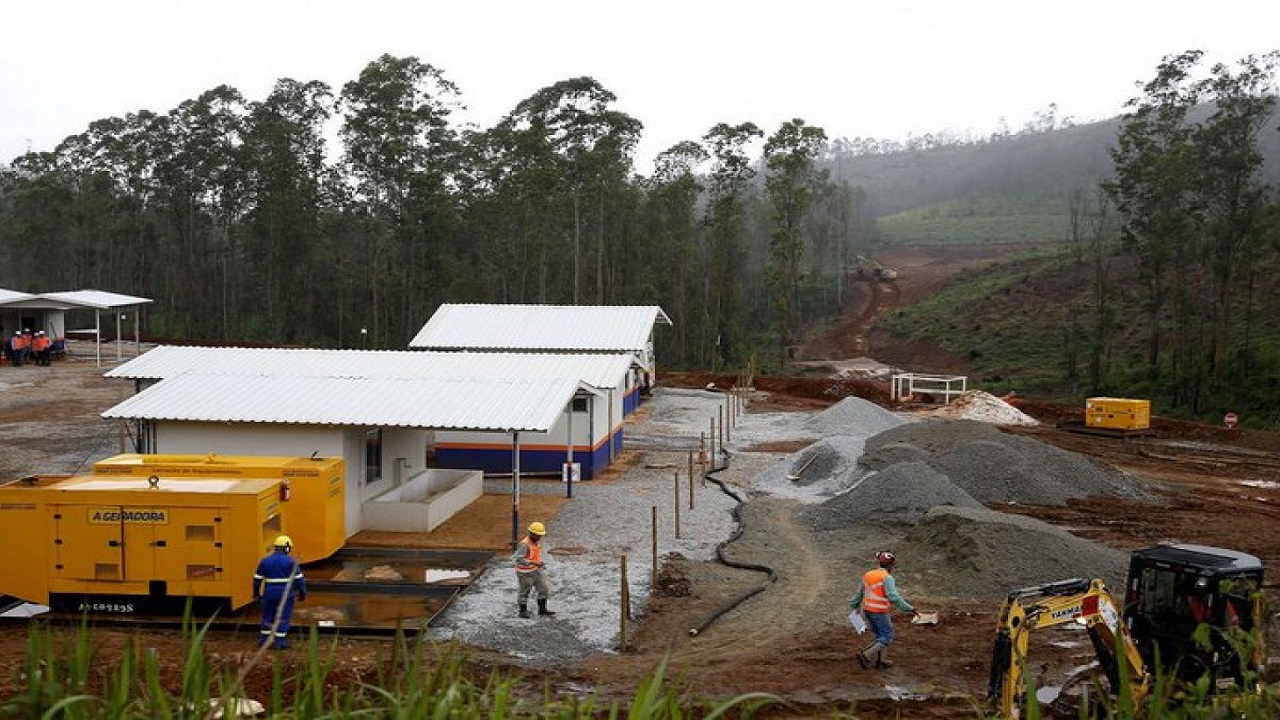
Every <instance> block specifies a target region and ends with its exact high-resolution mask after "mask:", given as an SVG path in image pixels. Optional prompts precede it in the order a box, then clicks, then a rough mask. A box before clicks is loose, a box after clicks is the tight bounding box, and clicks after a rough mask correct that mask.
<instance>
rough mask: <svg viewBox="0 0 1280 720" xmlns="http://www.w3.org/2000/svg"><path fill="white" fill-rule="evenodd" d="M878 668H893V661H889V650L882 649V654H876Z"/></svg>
mask: <svg viewBox="0 0 1280 720" xmlns="http://www.w3.org/2000/svg"><path fill="white" fill-rule="evenodd" d="M876 667H877V668H879V669H881V670H888V669H889V668H891V667H893V661H892V660H890V659H889V648H880V652H878V653H876Z"/></svg>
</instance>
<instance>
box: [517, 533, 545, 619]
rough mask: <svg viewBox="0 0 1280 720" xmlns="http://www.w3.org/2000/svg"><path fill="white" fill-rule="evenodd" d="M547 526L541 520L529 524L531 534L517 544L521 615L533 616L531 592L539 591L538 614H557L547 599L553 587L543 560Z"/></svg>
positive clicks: (518, 595)
mask: <svg viewBox="0 0 1280 720" xmlns="http://www.w3.org/2000/svg"><path fill="white" fill-rule="evenodd" d="M546 534H547V528H546V526H545V525H543V524H542V523H540V522H535V523H530V524H529V534H528V535H526V536H525V537H524V539H523V540H521V541H520V542H519V543H518V544H517V545H516V553H515V558H514V561H515V567H516V580H517V581H519V583H520V590H519V592H518V593H517V594H516V602H517V603H518V604H519V606H520V617H522V618H527V617H532V616H531V615H530V614H529V594H530V593H531V592H533V590H535V589H536V590H537V591H538V614H539V615H555V613H554V612H552V611H550V610H548V609H547V599H548V598H550V597H551V587H550V585H548V584H547V575H546V570H545V567H546V563H545V562H543V560H542V537H543V536H544V535H546Z"/></svg>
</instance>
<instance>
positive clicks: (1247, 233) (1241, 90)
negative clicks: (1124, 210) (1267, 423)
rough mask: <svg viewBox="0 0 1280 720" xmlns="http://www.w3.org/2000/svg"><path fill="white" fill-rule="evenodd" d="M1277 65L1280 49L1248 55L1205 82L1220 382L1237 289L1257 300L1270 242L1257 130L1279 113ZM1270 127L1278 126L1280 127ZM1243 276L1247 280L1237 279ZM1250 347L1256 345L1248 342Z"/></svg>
mask: <svg viewBox="0 0 1280 720" xmlns="http://www.w3.org/2000/svg"><path fill="white" fill-rule="evenodd" d="M1278 64H1280V52H1271V53H1268V54H1266V55H1263V56H1261V57H1258V56H1248V57H1246V58H1244V59H1242V60H1240V61H1239V63H1238V65H1237V70H1236V71H1234V72H1233V70H1232V68H1231V67H1229V66H1227V65H1224V64H1221V63H1219V64H1216V65H1214V66H1213V67H1212V68H1211V70H1210V75H1209V77H1208V78H1206V79H1205V80H1204V81H1203V86H1204V88H1205V93H1206V96H1207V97H1208V99H1209V101H1210V102H1211V103H1212V108H1213V111H1212V113H1211V114H1210V115H1209V117H1208V118H1207V119H1206V120H1205V121H1203V122H1202V123H1200V124H1199V125H1198V126H1197V128H1196V133H1195V136H1194V142H1195V146H1196V155H1197V158H1198V161H1197V164H1196V167H1197V170H1198V172H1197V176H1198V180H1197V182H1196V187H1197V188H1198V191H1199V193H1200V195H1201V197H1202V201H1201V207H1203V208H1204V214H1203V216H1202V217H1201V221H1202V227H1203V235H1202V237H1203V242H1204V252H1203V257H1204V260H1205V262H1206V264H1207V266H1208V268H1209V280H1210V288H1209V292H1208V293H1206V294H1205V296H1206V297H1207V298H1209V300H1210V301H1211V306H1212V308H1211V312H1210V316H1209V318H1208V321H1209V335H1210V345H1211V347H1210V351H1209V352H1208V353H1207V357H1208V361H1209V368H1208V370H1209V373H1210V376H1211V377H1212V378H1213V379H1214V380H1216V381H1221V380H1222V379H1223V375H1224V374H1225V371H1226V370H1227V364H1228V361H1227V358H1226V351H1227V347H1228V344H1229V342H1228V338H1229V336H1230V334H1231V330H1232V328H1233V327H1235V326H1236V323H1235V316H1234V314H1233V307H1234V306H1235V305H1236V304H1238V301H1237V300H1236V296H1237V295H1239V296H1242V297H1245V298H1246V299H1248V300H1250V301H1251V299H1252V297H1253V292H1254V290H1255V289H1256V282H1257V280H1258V278H1257V276H1256V275H1255V274H1254V269H1255V268H1256V266H1257V263H1256V260H1257V259H1258V253H1259V252H1260V250H1261V249H1262V248H1263V246H1264V243H1263V239H1264V227H1265V224H1264V222H1263V220H1264V217H1265V211H1266V204H1267V194H1268V193H1267V189H1266V188H1265V186H1264V185H1263V184H1262V182H1261V180H1260V175H1261V171H1262V166H1263V156H1262V153H1261V152H1260V150H1259V148H1258V133H1259V132H1261V131H1262V130H1263V129H1264V127H1266V125H1267V122H1268V121H1269V120H1272V119H1273V113H1274V111H1275V108H1276V78H1275V75H1276V68H1277V65H1278ZM1269 129H1270V130H1271V131H1273V132H1274V131H1275V130H1276V127H1275V126H1274V125H1272V126H1271V127H1270V128H1269ZM1242 276H1243V278H1244V283H1243V286H1241V283H1239V282H1238V279H1239V278H1241V277H1242ZM1237 290H1243V291H1244V292H1240V293H1237V292H1236V291H1237ZM1245 347H1246V350H1248V349H1250V348H1248V346H1247V344H1246V346H1245ZM1237 379H1239V378H1237ZM1221 389H1223V390H1225V389H1226V388H1221Z"/></svg>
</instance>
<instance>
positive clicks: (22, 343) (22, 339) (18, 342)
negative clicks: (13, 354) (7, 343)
mask: <svg viewBox="0 0 1280 720" xmlns="http://www.w3.org/2000/svg"><path fill="white" fill-rule="evenodd" d="M29 347H31V339H30V338H28V337H27V336H26V335H15V336H14V337H13V348H14V349H15V350H26V349H27V348H29Z"/></svg>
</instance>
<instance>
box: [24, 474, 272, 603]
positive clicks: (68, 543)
mask: <svg viewBox="0 0 1280 720" xmlns="http://www.w3.org/2000/svg"><path fill="white" fill-rule="evenodd" d="M280 486H281V481H280V480H276V479H269V478H227V477H222V478H212V477H211V478H203V479H196V478H191V477H173V476H166V475H159V474H153V475H149V476H147V477H105V476H97V475H82V476H65V475H62V476H31V477H26V478H21V479H18V480H12V481H9V482H7V483H5V484H3V485H0V547H3V548H5V552H4V556H3V558H2V559H0V568H3V571H0V592H3V593H5V594H7V595H12V596H14V597H17V598H21V599H23V600H27V601H29V602H37V603H43V604H46V605H49V606H50V607H52V608H54V609H55V610H61V611H66V612H95V613H96V612H104V613H168V612H174V611H181V610H182V609H183V607H184V606H185V604H186V602H187V600H188V599H190V600H191V602H192V603H193V605H194V608H195V610H196V611H197V612H201V613H206V612H211V611H213V610H215V609H219V608H227V607H229V608H232V609H234V608H238V607H241V606H243V605H246V604H248V603H249V602H250V601H251V600H252V585H251V582H252V579H253V573H254V571H255V570H256V569H257V564H258V561H259V560H260V559H261V558H262V556H263V555H265V554H266V553H267V552H268V549H269V548H270V547H271V544H272V540H273V539H274V538H275V536H276V535H279V534H280V533H282V532H284V530H285V528H284V525H283V523H282V518H281V499H280Z"/></svg>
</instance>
